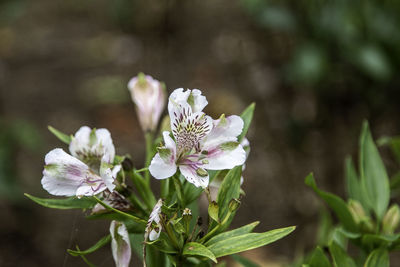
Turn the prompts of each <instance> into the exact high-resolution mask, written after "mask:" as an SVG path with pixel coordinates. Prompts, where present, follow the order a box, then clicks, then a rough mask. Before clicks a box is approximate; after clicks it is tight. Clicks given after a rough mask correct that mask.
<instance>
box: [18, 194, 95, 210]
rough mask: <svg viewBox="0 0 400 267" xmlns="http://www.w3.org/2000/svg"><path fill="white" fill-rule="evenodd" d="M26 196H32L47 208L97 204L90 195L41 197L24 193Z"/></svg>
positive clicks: (86, 207)
mask: <svg viewBox="0 0 400 267" xmlns="http://www.w3.org/2000/svg"><path fill="white" fill-rule="evenodd" d="M24 195H25V196H26V197H28V198H30V199H31V200H33V201H34V202H36V203H38V204H39V205H42V206H43V207H46V208H52V209H62V210H66V209H89V208H92V207H93V206H94V205H95V204H96V201H95V200H94V199H92V198H89V197H82V198H76V197H69V198H57V199H53V198H39V197H34V196H32V195H29V194H27V193H25V194H24Z"/></svg>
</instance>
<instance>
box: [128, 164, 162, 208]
mask: <svg viewBox="0 0 400 267" xmlns="http://www.w3.org/2000/svg"><path fill="white" fill-rule="evenodd" d="M130 177H131V180H132V182H133V184H134V185H135V187H136V189H137V191H138V193H139V195H140V197H141V198H142V199H143V201H144V202H145V203H146V206H147V207H148V209H149V210H152V209H153V207H154V205H155V204H156V198H155V197H154V194H153V192H152V191H151V189H150V185H149V184H147V183H146V181H145V179H144V178H143V177H142V176H141V175H140V174H139V173H137V172H135V171H132V172H131V176H130Z"/></svg>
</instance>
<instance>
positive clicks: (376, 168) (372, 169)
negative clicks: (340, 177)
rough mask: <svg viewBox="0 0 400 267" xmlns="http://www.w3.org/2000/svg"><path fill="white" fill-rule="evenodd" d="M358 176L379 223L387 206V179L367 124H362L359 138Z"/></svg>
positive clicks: (388, 190) (388, 191) (388, 195)
mask: <svg viewBox="0 0 400 267" xmlns="http://www.w3.org/2000/svg"><path fill="white" fill-rule="evenodd" d="M360 176H361V184H362V186H364V188H365V190H366V194H367V196H368V197H367V200H368V204H369V206H370V208H371V209H372V210H373V211H374V212H375V214H376V216H377V217H378V219H379V221H380V220H381V219H382V218H383V215H384V214H385V212H386V209H387V207H388V204H389V198H390V187H389V178H388V175H387V172H386V168H385V165H383V162H382V159H381V157H380V155H379V152H378V149H377V148H376V146H375V143H374V141H373V139H372V135H371V133H370V130H369V127H368V122H364V125H363V129H362V133H361V136H360Z"/></svg>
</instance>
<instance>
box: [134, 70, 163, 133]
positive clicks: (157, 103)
mask: <svg viewBox="0 0 400 267" xmlns="http://www.w3.org/2000/svg"><path fill="white" fill-rule="evenodd" d="M128 88H129V91H130V92H131V97H132V100H133V102H134V103H135V104H136V111H137V115H138V117H139V122H140V125H141V127H142V130H143V131H145V132H147V131H154V130H155V129H156V128H157V125H158V121H159V119H160V116H161V113H162V112H163V109H164V106H165V101H166V92H165V91H166V90H165V85H164V84H162V83H160V82H159V81H157V80H155V79H153V78H152V77H151V76H148V75H144V74H143V73H139V74H138V76H137V77H133V78H132V79H131V80H130V81H129V83H128Z"/></svg>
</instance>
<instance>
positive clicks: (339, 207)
mask: <svg viewBox="0 0 400 267" xmlns="http://www.w3.org/2000/svg"><path fill="white" fill-rule="evenodd" d="M305 184H306V185H308V186H310V187H311V188H312V189H313V190H314V191H315V193H317V194H318V195H319V196H320V197H321V198H322V199H323V200H324V201H325V202H326V204H327V205H328V206H329V207H330V208H331V209H332V210H333V211H334V212H335V214H336V216H337V217H338V219H339V220H340V222H341V223H342V224H343V226H344V227H345V228H346V230H348V231H350V232H357V231H358V227H357V225H356V223H355V222H354V219H353V216H352V215H351V213H350V211H349V209H348V207H347V204H346V202H344V201H343V199H341V198H340V197H338V196H336V195H334V194H331V193H328V192H324V191H322V190H320V189H318V187H317V184H316V183H315V180H314V176H313V174H312V173H310V174H309V175H308V176H307V177H306V179H305Z"/></svg>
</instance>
